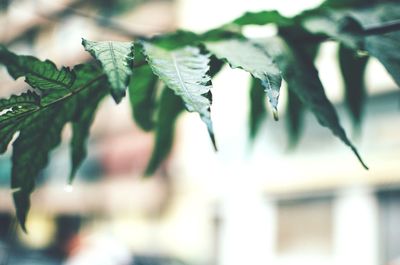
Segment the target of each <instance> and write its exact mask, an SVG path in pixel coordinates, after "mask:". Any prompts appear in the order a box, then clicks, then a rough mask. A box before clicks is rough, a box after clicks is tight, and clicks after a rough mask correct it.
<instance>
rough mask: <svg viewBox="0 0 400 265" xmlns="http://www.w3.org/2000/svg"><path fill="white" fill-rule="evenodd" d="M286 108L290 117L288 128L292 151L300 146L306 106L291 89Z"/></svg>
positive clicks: (287, 122) (287, 123)
mask: <svg viewBox="0 0 400 265" xmlns="http://www.w3.org/2000/svg"><path fill="white" fill-rule="evenodd" d="M286 108H287V115H288V118H287V120H286V126H287V131H288V133H289V149H292V148H293V147H295V146H296V145H297V144H298V142H299V140H300V136H301V133H302V131H303V119H304V105H303V103H301V101H300V100H299V98H298V96H297V95H296V94H295V93H293V91H292V90H291V89H289V91H288V102H287V105H286Z"/></svg>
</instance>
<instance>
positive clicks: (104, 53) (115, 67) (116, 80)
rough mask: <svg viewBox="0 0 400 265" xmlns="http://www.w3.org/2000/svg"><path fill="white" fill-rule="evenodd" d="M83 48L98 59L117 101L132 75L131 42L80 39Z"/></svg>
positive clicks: (119, 99)
mask: <svg viewBox="0 0 400 265" xmlns="http://www.w3.org/2000/svg"><path fill="white" fill-rule="evenodd" d="M82 45H83V46H84V47H85V50H86V51H88V52H90V54H91V55H92V56H93V57H94V58H96V59H97V60H99V61H100V63H101V65H102V66H103V69H104V72H105V73H106V75H107V77H108V81H109V82H110V85H111V87H112V89H111V95H112V96H113V97H114V100H115V101H116V102H117V103H119V102H120V101H121V100H122V98H123V97H124V96H125V90H126V88H127V86H128V84H129V78H130V76H131V75H132V63H133V52H134V51H133V50H134V47H133V42H120V41H89V40H85V39H82Z"/></svg>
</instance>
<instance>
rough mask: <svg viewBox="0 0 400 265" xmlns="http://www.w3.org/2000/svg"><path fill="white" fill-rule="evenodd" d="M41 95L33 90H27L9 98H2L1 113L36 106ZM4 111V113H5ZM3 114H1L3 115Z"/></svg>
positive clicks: (0, 102) (0, 100)
mask: <svg viewBox="0 0 400 265" xmlns="http://www.w3.org/2000/svg"><path fill="white" fill-rule="evenodd" d="M39 102H40V97H39V96H38V95H37V94H36V93H35V92H33V91H27V92H25V93H22V94H21V95H18V96H17V95H12V96H11V97H10V98H9V99H4V98H1V99H0V113H2V112H4V113H5V112H8V111H11V112H12V111H15V110H19V109H27V108H36V107H37V106H38V105H39ZM4 113H3V114H4ZM3 114H1V115H3Z"/></svg>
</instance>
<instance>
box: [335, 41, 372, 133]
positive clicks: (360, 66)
mask: <svg viewBox="0 0 400 265" xmlns="http://www.w3.org/2000/svg"><path fill="white" fill-rule="evenodd" d="M338 56H339V65H340V71H341V73H342V77H343V81H344V88H345V103H346V107H347V110H348V111H349V114H350V116H351V118H352V121H353V124H354V126H355V128H356V129H357V128H359V126H360V123H361V118H362V111H363V106H364V104H365V98H366V94H367V92H366V87H365V83H364V74H365V70H366V66H367V62H368V57H365V56H363V57H360V56H358V55H357V52H355V51H353V50H352V49H349V48H346V47H345V46H344V45H340V46H339V54H338Z"/></svg>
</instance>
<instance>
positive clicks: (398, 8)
mask: <svg viewBox="0 0 400 265" xmlns="http://www.w3.org/2000/svg"><path fill="white" fill-rule="evenodd" d="M350 15H351V16H353V17H354V18H355V19H356V20H358V21H359V22H360V23H361V25H362V26H363V27H364V28H370V27H374V26H377V25H380V24H382V23H385V22H392V21H399V20H400V5H399V4H398V3H397V2H388V3H382V4H378V5H375V6H373V7H370V8H365V9H357V10H351V12H350ZM363 48H364V49H365V51H367V52H368V53H369V54H370V55H372V56H373V57H375V58H377V59H378V60H379V61H380V62H381V63H382V65H383V66H384V67H385V68H386V70H387V71H388V72H389V74H390V75H391V76H392V77H393V79H394V81H395V82H396V83H397V85H398V86H400V53H399V50H400V32H399V31H394V32H390V33H386V34H379V35H371V36H366V37H365V40H364V47H363Z"/></svg>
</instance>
